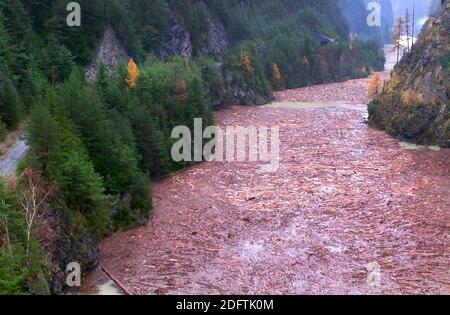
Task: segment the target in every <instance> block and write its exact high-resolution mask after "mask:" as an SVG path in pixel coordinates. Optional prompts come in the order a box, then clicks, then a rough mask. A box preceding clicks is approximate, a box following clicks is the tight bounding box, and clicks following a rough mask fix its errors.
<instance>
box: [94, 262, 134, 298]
mask: <svg viewBox="0 0 450 315" xmlns="http://www.w3.org/2000/svg"><path fill="white" fill-rule="evenodd" d="M100 269H101V270H102V271H103V272H104V273H105V275H107V276H108V278H110V279H111V280H112V282H114V283H115V284H116V285H117V286H118V287H119V288H120V289H121V290H122V291H123V292H125V295H133V293H131V292H130V291H129V290H128V289H127V288H126V287H125V286H124V285H122V283H120V281H119V280H117V279H116V278H115V277H114V276H113V275H112V274H111V273H110V272H109V271H108V270H106V268H105V267H103V266H102V267H100Z"/></svg>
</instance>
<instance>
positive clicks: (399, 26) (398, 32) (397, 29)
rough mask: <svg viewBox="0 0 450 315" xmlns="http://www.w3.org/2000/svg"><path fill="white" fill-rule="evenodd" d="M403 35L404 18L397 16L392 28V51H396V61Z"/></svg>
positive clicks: (398, 56) (398, 58) (398, 57)
mask: <svg viewBox="0 0 450 315" xmlns="http://www.w3.org/2000/svg"><path fill="white" fill-rule="evenodd" d="M404 35H405V20H404V19H403V18H402V17H398V18H397V20H396V22H395V25H394V28H393V30H392V42H393V43H394V46H393V51H397V63H398V62H399V60H400V49H401V48H402V37H403V36H404Z"/></svg>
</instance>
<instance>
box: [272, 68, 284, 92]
mask: <svg viewBox="0 0 450 315" xmlns="http://www.w3.org/2000/svg"><path fill="white" fill-rule="evenodd" d="M272 82H273V85H274V87H275V88H276V89H281V88H282V86H283V77H282V75H281V71H280V68H279V67H278V65H277V64H276V63H274V64H273V66H272Z"/></svg>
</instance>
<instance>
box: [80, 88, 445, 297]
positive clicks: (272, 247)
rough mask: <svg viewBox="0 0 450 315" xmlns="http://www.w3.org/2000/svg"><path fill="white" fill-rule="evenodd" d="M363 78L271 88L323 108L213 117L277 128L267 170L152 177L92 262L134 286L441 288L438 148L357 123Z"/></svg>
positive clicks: (145, 289)
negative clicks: (145, 217)
mask: <svg viewBox="0 0 450 315" xmlns="http://www.w3.org/2000/svg"><path fill="white" fill-rule="evenodd" d="M366 84H367V80H359V81H358V80H356V81H350V82H346V83H343V84H335V85H326V86H321V87H317V88H316V89H314V88H313V89H311V88H307V89H299V90H291V91H286V92H282V93H280V94H279V95H277V98H278V101H279V102H297V103H301V102H308V100H310V101H309V102H308V103H317V100H318V98H319V99H320V97H318V96H317V93H322V94H323V96H324V97H323V98H324V101H326V102H328V101H330V98H332V97H333V96H330V95H327V93H328V92H329V93H332V95H334V96H335V101H336V102H338V103H336V104H334V105H333V106H316V105H314V106H306V108H305V106H299V105H298V104H297V105H292V104H291V105H289V104H288V106H264V107H232V108H229V109H227V110H223V111H220V112H218V113H216V118H217V121H218V123H219V125H221V126H227V125H233V126H236V125H243V126H248V125H256V126H261V125H263V126H273V125H278V126H280V133H281V138H280V139H281V164H280V168H279V170H278V171H277V172H275V173H263V172H262V171H261V169H260V164H259V163H244V162H243V163H221V162H214V163H203V164H199V165H197V166H194V167H192V168H189V169H187V170H185V171H183V172H180V173H178V174H175V175H173V176H170V177H169V178H167V179H164V180H162V181H159V182H156V183H154V184H153V195H154V203H155V210H154V212H153V215H152V217H151V219H150V222H149V223H148V225H147V226H145V227H141V228H137V229H134V230H130V231H126V232H122V233H117V234H115V235H113V236H111V237H109V238H107V239H106V240H104V241H103V242H102V244H101V255H102V259H101V264H102V265H103V266H105V267H107V268H108V270H109V271H110V272H111V273H112V274H113V275H114V276H115V277H116V278H117V279H119V280H120V281H121V283H122V284H123V285H125V286H126V287H127V288H128V289H129V290H130V291H131V292H133V293H134V294H319V293H320V294H394V293H396V294H416V293H419V294H449V293H450V281H449V279H450V277H449V276H450V273H449V270H450V269H449V267H450V250H449V238H450V233H449V232H450V221H449V218H450V151H449V150H447V149H441V150H439V151H438V150H432V149H429V148H426V147H422V148H417V149H415V150H408V149H407V148H405V147H407V146H406V145H404V144H403V145H400V144H399V142H398V140H395V139H393V138H391V137H390V136H388V135H386V134H385V133H383V132H380V131H376V130H373V129H370V128H369V127H368V126H367V124H366V123H365V122H364V118H365V117H366V116H367V111H366V105H364V103H361V100H363V99H364V97H365V96H364V95H365V86H366ZM333 91H334V92H333ZM342 91H345V95H341V94H342V93H343V92H342ZM352 91H353V92H352ZM340 93H341V94H340ZM349 93H350V94H351V93H354V95H353V96H354V97H353V96H352V98H351V99H353V101H349ZM340 96H342V97H340ZM373 266H377V268H375V273H374V268H373ZM373 276H375V279H376V281H375V282H374V281H373V279H374V278H373ZM371 279H372V280H371ZM86 280H87V282H86V283H85V286H84V287H83V290H82V292H84V293H93V292H98V286H100V285H103V284H104V283H105V282H107V281H108V279H106V278H105V277H104V275H102V274H101V272H99V271H96V272H94V273H92V274H91V275H89V277H88V278H87V279H86ZM106 287H108V288H109V284H108V285H107V286H106ZM103 288H104V287H103ZM107 292H109V291H107Z"/></svg>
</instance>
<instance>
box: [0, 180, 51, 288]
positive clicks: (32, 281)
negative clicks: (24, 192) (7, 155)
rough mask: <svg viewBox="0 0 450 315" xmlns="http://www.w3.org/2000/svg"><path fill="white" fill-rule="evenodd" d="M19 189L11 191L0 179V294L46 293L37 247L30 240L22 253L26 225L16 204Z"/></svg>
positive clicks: (44, 270) (43, 271)
mask: <svg viewBox="0 0 450 315" xmlns="http://www.w3.org/2000/svg"><path fill="white" fill-rule="evenodd" d="M21 189H23V188H22V187H17V188H16V189H15V191H12V190H11V189H10V188H8V187H7V185H6V184H5V182H4V180H3V179H0V295H11V294H48V293H49V288H48V285H47V284H46V276H47V270H46V267H45V261H44V259H43V255H42V253H41V249H40V247H39V246H38V245H37V243H36V242H35V241H34V240H31V244H30V246H29V251H28V253H27V251H26V247H27V246H26V223H25V218H24V214H23V212H22V211H23V210H22V209H20V207H19V205H18V198H19V197H18V196H19V194H20V190H21ZM39 284H40V285H39Z"/></svg>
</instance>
